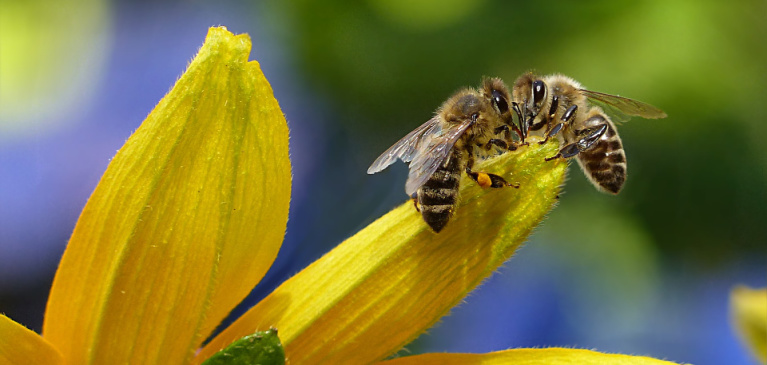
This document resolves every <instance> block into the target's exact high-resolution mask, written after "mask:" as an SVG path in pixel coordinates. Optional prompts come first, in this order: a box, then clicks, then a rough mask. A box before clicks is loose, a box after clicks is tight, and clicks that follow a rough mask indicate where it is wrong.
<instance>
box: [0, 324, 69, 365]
mask: <svg viewBox="0 0 767 365" xmlns="http://www.w3.org/2000/svg"><path fill="white" fill-rule="evenodd" d="M62 363H63V361H62V358H61V353H59V352H58V350H56V349H55V348H54V347H53V346H52V345H51V344H50V343H48V341H46V340H45V339H43V338H42V337H40V335H38V334H37V333H35V332H34V331H30V330H29V329H27V328H26V327H24V326H22V325H20V324H18V323H16V322H14V321H13V320H11V319H10V318H8V317H6V316H4V315H2V314H0V364H19V365H21V364H46V365H48V364H50V365H56V364H62Z"/></svg>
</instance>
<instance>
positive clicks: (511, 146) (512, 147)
mask: <svg viewBox="0 0 767 365" xmlns="http://www.w3.org/2000/svg"><path fill="white" fill-rule="evenodd" d="M512 128H514V131H515V132H517V131H519V128H517V126H515V125H512ZM493 132H494V133H495V134H501V133H503V132H506V135H505V137H506V140H502V139H500V138H493V139H491V140H490V141H488V143H487V144H486V145H485V149H488V150H489V149H490V147H492V145H493V144H494V145H496V146H498V147H500V148H501V149H504V150H509V151H516V150H517V144H516V143H515V142H514V140H512V139H511V135H510V133H511V132H510V130H509V126H508V125H506V124H504V125H502V126H500V127H496V128H495V130H493ZM517 135H519V133H517ZM507 141H508V142H507ZM525 144H527V143H525Z"/></svg>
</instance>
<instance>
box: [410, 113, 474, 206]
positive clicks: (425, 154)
mask: <svg viewBox="0 0 767 365" xmlns="http://www.w3.org/2000/svg"><path fill="white" fill-rule="evenodd" d="M472 124H473V122H472V121H471V119H467V120H466V121H465V122H463V123H459V124H451V126H450V127H449V128H448V129H446V130H444V131H443V130H440V131H439V132H438V133H435V134H431V135H429V137H430V138H428V139H427V140H425V141H424V142H425V144H424V146H423V147H424V148H422V149H421V151H420V152H418V153H417V154H416V155H415V157H414V158H413V161H412V162H410V172H409V173H408V176H407V182H406V183H405V193H407V195H413V193H415V192H416V191H417V190H418V188H420V187H421V186H422V185H423V184H425V183H426V181H427V180H429V178H430V177H431V175H432V174H434V172H435V171H437V168H439V167H440V166H441V165H442V164H443V163H445V161H446V160H447V158H448V157H449V156H450V152H451V151H452V150H453V147H454V146H455V143H456V142H457V141H458V138H460V137H461V136H462V135H463V133H464V132H466V129H468V128H469V127H470V126H471V125H472Z"/></svg>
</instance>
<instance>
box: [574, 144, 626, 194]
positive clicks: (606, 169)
mask: <svg viewBox="0 0 767 365" xmlns="http://www.w3.org/2000/svg"><path fill="white" fill-rule="evenodd" d="M609 130H610V129H608V131H609ZM578 158H579V160H580V162H581V166H582V167H583V170H584V171H585V172H586V173H587V175H589V177H590V178H591V181H593V182H594V183H595V184H596V185H598V186H599V187H600V188H602V189H604V190H605V191H607V192H609V193H612V194H618V192H620V190H621V188H623V184H624V183H625V182H626V154H625V152H624V150H623V146H622V144H621V141H620V139H618V138H617V135H614V137H613V138H612V139H607V140H600V141H599V142H597V144H596V145H594V146H593V147H592V149H590V150H588V151H584V152H581V153H580V154H579V155H578Z"/></svg>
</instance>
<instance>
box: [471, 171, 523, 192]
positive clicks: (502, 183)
mask: <svg viewBox="0 0 767 365" xmlns="http://www.w3.org/2000/svg"><path fill="white" fill-rule="evenodd" d="M466 174H467V175H469V177H470V178H471V179H472V180H474V181H476V182H477V184H479V186H481V187H483V188H502V187H506V186H511V187H513V188H515V189H519V184H509V183H508V182H506V179H504V178H502V177H500V176H498V175H496V174H490V173H487V172H474V171H471V169H470V168H469V167H466Z"/></svg>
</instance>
